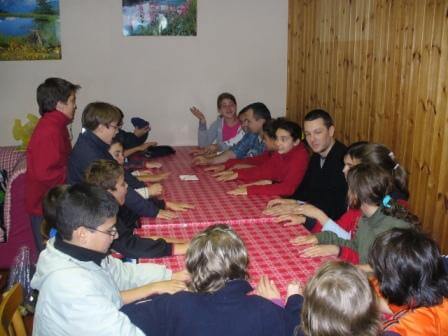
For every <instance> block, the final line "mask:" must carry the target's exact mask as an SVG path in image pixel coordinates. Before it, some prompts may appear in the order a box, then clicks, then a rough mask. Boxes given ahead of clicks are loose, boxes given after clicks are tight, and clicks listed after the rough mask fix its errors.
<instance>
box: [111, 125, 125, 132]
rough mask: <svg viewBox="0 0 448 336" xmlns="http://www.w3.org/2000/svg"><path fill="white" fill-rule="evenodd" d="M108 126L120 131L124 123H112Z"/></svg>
mask: <svg viewBox="0 0 448 336" xmlns="http://www.w3.org/2000/svg"><path fill="white" fill-rule="evenodd" d="M108 126H110V127H112V128H114V129H115V130H116V131H118V130H119V129H121V127H122V126H123V125H112V124H109V125H108Z"/></svg>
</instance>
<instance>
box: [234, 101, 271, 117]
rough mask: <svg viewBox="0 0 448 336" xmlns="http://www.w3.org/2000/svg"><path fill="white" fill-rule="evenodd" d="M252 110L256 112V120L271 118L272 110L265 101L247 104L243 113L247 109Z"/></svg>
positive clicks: (242, 111)
mask: <svg viewBox="0 0 448 336" xmlns="http://www.w3.org/2000/svg"><path fill="white" fill-rule="evenodd" d="M249 110H252V111H253V112H254V118H255V119H256V120H259V119H264V120H265V121H268V120H271V112H270V111H269V109H268V108H267V106H266V105H265V104H263V103H260V102H257V103H252V104H249V105H247V106H245V107H244V108H243V109H242V110H241V112H240V114H241V113H246V112H247V111H249Z"/></svg>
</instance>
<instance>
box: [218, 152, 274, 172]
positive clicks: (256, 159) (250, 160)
mask: <svg viewBox="0 0 448 336" xmlns="http://www.w3.org/2000/svg"><path fill="white" fill-rule="evenodd" d="M271 156H272V152H269V151H264V152H263V153H261V154H260V155H257V156H249V157H247V158H244V159H230V160H228V161H227V162H226V163H225V164H224V167H225V168H226V169H229V168H231V167H233V166H235V165H237V164H247V165H252V166H259V165H261V164H263V163H264V162H266V161H268V160H269V158H270V157H271Z"/></svg>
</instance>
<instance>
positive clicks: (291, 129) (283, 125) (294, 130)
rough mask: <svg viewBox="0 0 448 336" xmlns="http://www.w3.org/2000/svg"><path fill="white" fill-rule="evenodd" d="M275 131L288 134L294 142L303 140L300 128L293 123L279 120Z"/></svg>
mask: <svg viewBox="0 0 448 336" xmlns="http://www.w3.org/2000/svg"><path fill="white" fill-rule="evenodd" d="M277 129H282V130H285V131H286V132H288V133H289V134H290V135H291V137H292V138H293V139H294V141H296V140H297V139H299V140H301V139H303V133H302V128H301V127H300V126H299V125H298V124H297V123H295V122H294V121H290V120H286V119H281V120H279V121H278V124H277Z"/></svg>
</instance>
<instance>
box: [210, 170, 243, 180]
mask: <svg viewBox="0 0 448 336" xmlns="http://www.w3.org/2000/svg"><path fill="white" fill-rule="evenodd" d="M213 176H214V177H216V181H219V182H227V181H233V180H236V179H237V178H238V173H236V172H234V171H232V170H225V171H223V172H220V173H216V174H213Z"/></svg>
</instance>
